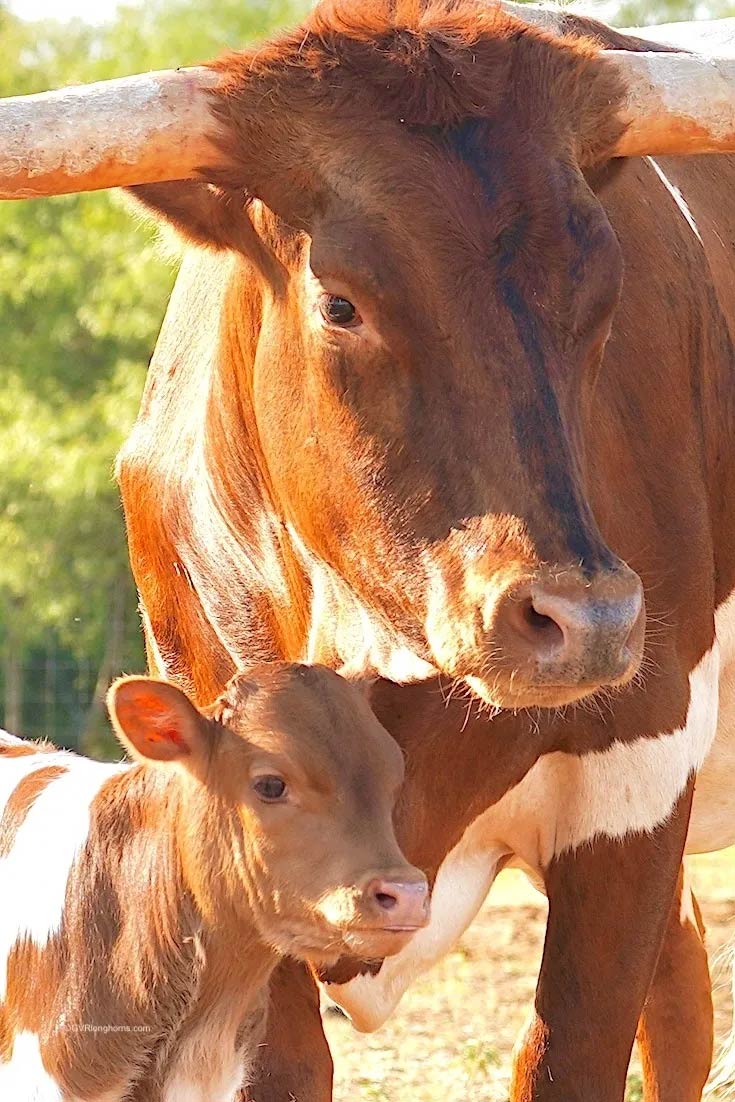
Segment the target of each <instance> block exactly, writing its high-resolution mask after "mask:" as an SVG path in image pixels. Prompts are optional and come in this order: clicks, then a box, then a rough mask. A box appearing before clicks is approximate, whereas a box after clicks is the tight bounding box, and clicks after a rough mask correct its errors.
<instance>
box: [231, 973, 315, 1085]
mask: <svg viewBox="0 0 735 1102" xmlns="http://www.w3.org/2000/svg"><path fill="white" fill-rule="evenodd" d="M246 1097H247V1099H248V1102H294V1100H297V1102H330V1099H331V1097H332V1057H331V1055H330V1052H329V1046H328V1044H327V1040H326V1037H325V1036H324V1030H323V1029H322V1019H321V1014H320V1011H319V992H318V990H317V986H316V983H315V982H314V980H313V978H312V976H311V974H310V973H309V970H308V969H307V968H306V967H305V965H302V964H298V963H296V962H295V961H291V960H285V961H283V962H282V963H281V964H280V965H279V966H278V968H277V969H276V971H275V972H274V974H273V977H272V979H271V987H270V1006H269V1010H268V1026H267V1033H266V1038H265V1043H264V1044H263V1045H262V1046H261V1048H260V1054H259V1057H258V1060H257V1061H256V1064H255V1067H254V1068H253V1079H252V1082H251V1085H250V1087H249V1088H248V1092H247V1096H246Z"/></svg>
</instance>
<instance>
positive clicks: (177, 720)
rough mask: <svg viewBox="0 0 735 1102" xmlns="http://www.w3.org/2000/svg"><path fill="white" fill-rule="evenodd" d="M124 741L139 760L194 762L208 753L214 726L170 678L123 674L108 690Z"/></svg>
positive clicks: (118, 731)
mask: <svg viewBox="0 0 735 1102" xmlns="http://www.w3.org/2000/svg"><path fill="white" fill-rule="evenodd" d="M107 707H108V709H109V712H110V718H111V720H112V723H113V726H114V728H115V731H116V733H117V736H118V738H119V739H120V742H121V743H122V744H123V746H124V747H125V748H126V750H129V751H130V753H131V754H132V756H133V757H134V758H137V759H138V760H139V761H150V762H161V763H166V762H181V763H182V764H185V765H189V766H190V767H191V766H194V765H195V763H196V762H197V761H201V760H202V758H203V757H205V756H206V754H207V753H208V750H209V747H210V745H211V738H212V726H211V724H210V723H209V721H208V720H207V719H206V718H205V717H204V716H203V715H202V714H201V712H200V711H198V709H197V708H195V707H194V705H193V704H192V702H191V701H190V700H189V698H188V696H187V695H186V693H184V692H182V691H181V689H177V688H176V686H175V685H171V684H170V683H169V682H168V681H156V680H155V679H154V678H151V677H121V678H120V679H119V680H118V681H116V682H115V683H114V685H113V686H112V688H111V689H110V691H109V693H108V694H107Z"/></svg>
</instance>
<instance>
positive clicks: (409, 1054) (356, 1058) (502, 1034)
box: [325, 848, 735, 1102]
mask: <svg viewBox="0 0 735 1102" xmlns="http://www.w3.org/2000/svg"><path fill="white" fill-rule="evenodd" d="M690 867H691V869H692V875H693V877H694V881H695V889H696V891H697V894H698V897H699V900H700V902H701V904H702V910H703V913H704V918H705V922H706V924H707V930H708V946H709V953H710V964H711V967H712V969H713V973H714V976H713V979H714V986H715V1004H716V1016H717V1018H716V1029H717V1038H718V1040H720V1041H721V1040H722V1039H723V1038H724V1037H725V1036H726V1034H727V1032H728V1030H729V1027H730V1014H731V1002H730V976H729V974H728V973H729V969H728V967H727V962H726V960H725V959H724V958H725V956H726V953H725V946H727V945H728V944H731V945H732V944H733V943H734V942H735V848H734V849H732V850H727V851H724V852H723V853H721V854H717V855H714V856H707V857H698V858H694V859H693V861H692V864H691V866H690ZM545 915H546V902H545V900H544V899H543V897H542V896H540V895H538V894H537V893H536V892H535V891H534V890H533V889H532V888H531V887H529V886H528V884H527V882H526V881H525V879H524V878H523V876H522V874H521V873H519V872H516V871H507V872H504V873H501V875H500V877H499V878H498V880H497V881H496V884H495V886H494V888H493V892H492V893H491V898H490V899H489V900H488V902H487V903H486V904H485V906H484V908H483V910H482V912H481V913H480V915H479V916H478V918H477V921H476V922H475V923H474V925H473V926H472V927H471V928H470V929H469V930H468V931H467V933H466V934H465V936H464V937H463V938H462V940H461V941H460V942H459V944H458V945H457V946H456V947H455V949H454V951H453V952H452V953H451V954H450V955H449V956H448V957H446V958H445V960H444V961H442V963H441V964H439V965H438V966H437V967H436V968H435V969H434V970H433V971H431V972H430V973H428V974H427V975H425V976H423V977H422V978H421V979H420V980H418V981H417V982H416V984H415V985H414V987H413V988H412V989H411V990H410V991H409V992H408V993H407V994H406V995H405V997H404V999H403V1002H402V1003H401V1005H400V1006H399V1007H398V1009H397V1011H396V1013H395V1014H394V1015H393V1017H392V1018H391V1020H390V1021H389V1022H388V1023H387V1025H385V1026H384V1027H383V1028H382V1029H381V1030H379V1031H378V1032H377V1033H374V1034H371V1035H368V1036H364V1035H361V1034H359V1033H356V1032H355V1031H354V1030H353V1029H352V1026H351V1025H350V1024H349V1022H348V1021H346V1020H345V1019H344V1018H342V1017H339V1016H337V1015H334V1014H329V1013H328V1014H326V1016H325V1024H326V1028H327V1034H328V1037H329V1040H330V1044H331V1046H332V1051H333V1053H334V1060H335V1102H467V1100H468V1099H470V1098H471V1099H472V1102H506V1100H507V1098H508V1082H509V1077H510V1057H511V1051H512V1048H513V1044H514V1041H515V1039H516V1036H517V1035H518V1033H519V1031H520V1030H521V1028H522V1027H523V1025H524V1023H525V1021H526V1017H527V1015H528V1012H529V1010H530V1007H531V1005H532V1000H533V991H534V987H535V979H536V973H537V970H538V966H539V962H540V959H541V948H542V941H543V933H544V920H545ZM640 1098H641V1080H640V1074H639V1069H638V1065H637V1062H636V1059H635V1057H634V1061H633V1064H632V1065H631V1072H630V1075H629V1078H628V1094H627V1100H628V1102H638V1100H639V1099H640Z"/></svg>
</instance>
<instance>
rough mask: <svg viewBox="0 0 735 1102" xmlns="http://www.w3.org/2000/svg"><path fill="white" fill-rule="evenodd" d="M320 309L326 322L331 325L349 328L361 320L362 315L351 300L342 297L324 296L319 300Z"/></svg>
mask: <svg viewBox="0 0 735 1102" xmlns="http://www.w3.org/2000/svg"><path fill="white" fill-rule="evenodd" d="M319 309H320V310H321V312H322V317H323V318H324V320H325V321H328V322H329V324H330V325H341V326H344V327H348V326H351V325H357V323H358V322H359V320H360V315H359V314H358V312H357V310H356V309H355V307H354V306H353V305H352V303H351V302H350V300H349V299H347V298H342V297H341V295H327V294H323V295H322V296H321V298H320V299H319Z"/></svg>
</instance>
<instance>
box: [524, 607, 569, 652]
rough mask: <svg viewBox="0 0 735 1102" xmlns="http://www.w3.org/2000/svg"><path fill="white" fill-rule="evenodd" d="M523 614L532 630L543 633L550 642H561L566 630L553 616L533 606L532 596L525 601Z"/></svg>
mask: <svg viewBox="0 0 735 1102" xmlns="http://www.w3.org/2000/svg"><path fill="white" fill-rule="evenodd" d="M522 612H523V615H524V617H525V619H526V623H527V624H528V626H529V627H530V629H531V631H533V632H534V634H536V635H542V636H543V637H544V638H545V639H546V640H548V641H549V642H559V643H561V642H562V640H563V638H564V632H563V631H562V629H561V628H560V627H559V625H558V624H557V622H556V620H554V619H553V617H551V616H547V615H546V613H544V612H538V611H537V610H536V609H535V608H534V606H533V600H532V598H529V599H528V600H527V601H524V602H523V610H522Z"/></svg>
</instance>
